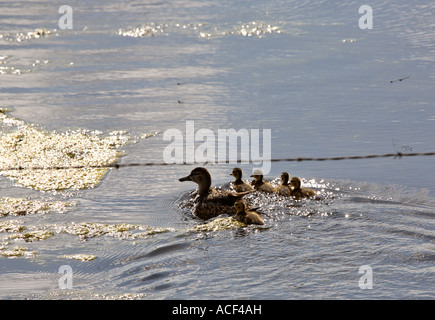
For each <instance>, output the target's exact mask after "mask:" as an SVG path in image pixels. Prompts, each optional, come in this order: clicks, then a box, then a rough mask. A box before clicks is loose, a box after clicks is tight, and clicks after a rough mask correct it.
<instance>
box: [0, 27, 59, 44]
mask: <svg viewBox="0 0 435 320" xmlns="http://www.w3.org/2000/svg"><path fill="white" fill-rule="evenodd" d="M56 32H57V30H56V29H51V30H49V29H45V28H36V29H35V30H33V31H29V32H18V33H6V34H0V39H4V40H6V41H11V42H23V41H26V40H31V39H40V38H45V37H48V36H50V35H52V34H56Z"/></svg>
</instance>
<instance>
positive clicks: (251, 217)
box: [234, 199, 264, 224]
mask: <svg viewBox="0 0 435 320" xmlns="http://www.w3.org/2000/svg"><path fill="white" fill-rule="evenodd" d="M234 208H236V211H237V213H236V215H235V216H234V218H235V219H236V220H237V221H240V222H242V223H244V224H264V220H263V218H262V217H261V216H260V214H259V213H258V212H257V211H251V210H248V209H247V205H246V201H245V200H243V199H240V200H237V201H236V202H235V203H234Z"/></svg>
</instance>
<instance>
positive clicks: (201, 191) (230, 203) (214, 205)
mask: <svg viewBox="0 0 435 320" xmlns="http://www.w3.org/2000/svg"><path fill="white" fill-rule="evenodd" d="M179 181H181V182H183V181H192V182H195V183H196V184H197V185H198V189H197V196H196V198H195V200H194V203H195V206H194V210H193V212H194V214H195V215H196V216H197V217H198V218H200V219H204V220H208V219H210V218H214V217H217V216H218V215H220V214H228V215H234V214H235V213H236V211H235V208H234V203H235V202H236V201H237V200H239V199H241V198H242V197H243V196H245V195H246V194H248V193H250V192H251V191H245V192H231V191H226V190H219V191H218V190H215V189H213V188H211V176H210V173H209V172H208V170H207V169H206V168H203V167H197V168H195V169H193V170H192V171H191V172H190V174H189V175H188V176H186V177H183V178H180V179H179Z"/></svg>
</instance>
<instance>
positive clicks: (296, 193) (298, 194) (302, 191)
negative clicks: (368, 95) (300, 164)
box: [290, 177, 317, 199]
mask: <svg viewBox="0 0 435 320" xmlns="http://www.w3.org/2000/svg"><path fill="white" fill-rule="evenodd" d="M290 184H291V185H292V186H293V190H292V192H291V195H292V196H293V197H295V198H296V199H302V198H310V197H314V196H315V195H316V194H317V192H316V191H314V190H312V189H308V188H301V179H300V178H299V177H293V178H292V179H291V181H290Z"/></svg>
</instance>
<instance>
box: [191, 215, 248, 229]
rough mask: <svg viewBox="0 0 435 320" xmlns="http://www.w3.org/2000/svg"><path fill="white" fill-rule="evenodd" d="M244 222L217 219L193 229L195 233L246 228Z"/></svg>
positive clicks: (228, 218) (232, 219)
mask: <svg viewBox="0 0 435 320" xmlns="http://www.w3.org/2000/svg"><path fill="white" fill-rule="evenodd" d="M245 226H246V225H245V224H244V223H242V222H239V221H237V220H236V219H234V218H233V217H225V218H216V219H214V220H212V221H210V222H208V223H204V224H200V225H197V226H194V227H193V228H192V230H193V231H222V230H229V229H237V228H241V227H245Z"/></svg>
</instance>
